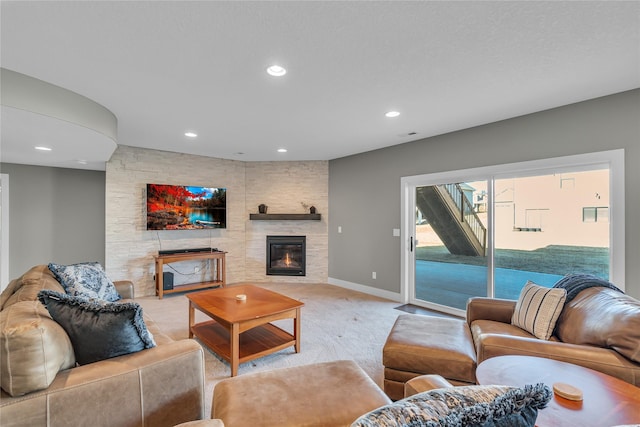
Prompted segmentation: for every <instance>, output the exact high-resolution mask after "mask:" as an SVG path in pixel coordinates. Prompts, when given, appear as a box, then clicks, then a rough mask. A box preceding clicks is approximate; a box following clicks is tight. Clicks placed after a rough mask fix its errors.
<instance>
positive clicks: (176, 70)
mask: <svg viewBox="0 0 640 427" xmlns="http://www.w3.org/2000/svg"><path fill="white" fill-rule="evenodd" d="M272 63H279V64H281V65H283V66H284V67H286V68H287V70H288V73H287V75H286V76H285V77H282V78H274V77H271V76H269V75H267V74H266V72H265V68H266V67H267V66H268V65H271V64H272ZM0 64H1V66H2V67H3V68H7V69H10V70H14V71H17V72H19V73H23V74H26V75H29V76H32V77H35V78H38V79H41V80H44V81H46V82H49V83H52V84H54V85H58V86H61V87H63V88H66V89H69V90H71V91H74V92H77V93H78V94H81V95H83V96H86V97H88V98H90V99H92V100H94V101H96V102H97V103H99V104H102V105H103V106H105V107H106V108H108V109H109V110H110V111H111V112H113V113H114V114H115V115H116V116H117V118H118V144H123V145H129V146H136V147H146V148H153V149H159V150H168V151H176V152H183V153H191V154H198V155H204V156H212V157H218V158H226V159H236V160H243V161H258V160H328V159H334V158H338V157H343V156H348V155H351V154H355V153H360V152H364V151H369V150H374V149H377V148H381V147H386V146H390V145H395V144H400V143H404V142H408V141H412V140H416V139H422V138H426V137H429V136H433V135H438V134H442V133H446V132H451V131H455V130H459V129H464V128H469V127H472V126H476V125H481V124H484V123H489V122H495V121H498V120H503V119H507V118H510V117H515V116H520V115H523V114H528V113H532V112H536V111H541V110H545V109H549V108H553V107H557V106H561V105H566V104H571V103H574V102H579V101H583V100H586V99H591V98H595V97H599V96H604V95H608V94H613V93H617V92H621V91H626V90H630V89H634V88H638V87H640V2H638V1H623V2H618V1H592V2H584V1H549V2H538V1H496V2H491V1H470V2H466V1H440V2H436V1H407V2H404V1H388V2H387V1H376V2H373V1H344V2H343V1H315V2H310V1H286V2H276V1H263V2H249V1H232V2H223V1H164V2H159V1H158V2H155V1H147V2H136V1H123V2H110V1H44V2H35V1H6V0H3V1H2V3H1V51H0ZM389 110H397V111H400V112H401V115H400V116H399V117H397V118H394V119H389V118H386V117H385V116H384V113H385V112H386V111H389ZM14 120H15V121H17V119H15V118H14V119H12V118H11V117H4V115H3V129H4V128H6V127H11V125H12V124H13V122H14ZM16 124H17V123H16ZM31 127H32V126H31ZM23 128H24V126H23ZM49 129H55V127H51V128H47V129H46V130H47V132H48V131H49ZM187 130H192V131H194V132H197V133H198V135H199V136H198V138H196V139H195V140H191V139H189V138H187V137H185V136H184V132H186V131H187ZM59 132H61V133H62V132H64V131H62V130H60V131H59ZM413 132H415V135H409V133H413ZM15 133H16V132H13V133H12V132H4V131H3V133H2V147H1V148H2V152H0V154H1V155H2V157H1V160H2V161H3V162H11V163H25V164H44V165H46V164H54V165H61V166H65V167H77V168H94V169H104V163H101V162H100V161H98V162H97V163H95V164H93V163H92V164H91V165H79V164H77V163H75V159H78V158H91V151H92V148H91V144H86V143H85V144H83V143H78V144H73V143H67V144H60V147H53V148H54V153H56V155H57V156H62V157H65V156H66V157H67V158H68V161H67V163H64V162H62V163H61V161H60V160H56V162H53V163H51V162H50V163H47V157H46V156H43V155H42V153H38V155H37V156H36V154H34V151H33V145H35V144H32V143H30V142H28V141H26V140H25V138H24V137H22V138H21V137H19V136H18V135H15ZM41 133H42V132H41ZM77 137H78V135H77V133H74V132H70V136H66V135H65V136H64V138H63V139H65V138H66V139H67V140H68V139H72V138H77ZM67 142H68V141H67ZM281 147H285V148H287V149H288V152H287V153H284V154H282V153H277V152H276V150H277V149H278V148H281ZM56 150H58V151H56ZM82 151H89V152H86V153H84V152H82ZM96 151H100V150H96ZM239 153H243V154H239ZM9 154H10V155H9ZM94 157H95V156H94ZM107 157H108V156H107ZM103 160H107V158H104V159H103Z"/></svg>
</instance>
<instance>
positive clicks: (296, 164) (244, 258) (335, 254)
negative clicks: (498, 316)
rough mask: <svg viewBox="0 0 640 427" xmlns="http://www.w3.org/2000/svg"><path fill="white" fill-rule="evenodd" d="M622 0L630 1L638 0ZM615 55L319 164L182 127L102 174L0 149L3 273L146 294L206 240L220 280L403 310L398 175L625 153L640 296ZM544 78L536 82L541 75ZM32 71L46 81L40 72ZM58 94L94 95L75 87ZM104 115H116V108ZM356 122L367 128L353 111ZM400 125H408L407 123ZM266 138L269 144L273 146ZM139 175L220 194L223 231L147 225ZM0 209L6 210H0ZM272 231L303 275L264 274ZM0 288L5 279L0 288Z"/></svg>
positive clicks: (630, 279) (638, 233)
mask: <svg viewBox="0 0 640 427" xmlns="http://www.w3.org/2000/svg"><path fill="white" fill-rule="evenodd" d="M614 4H615V2H614ZM628 4H629V3H628ZM630 4H632V5H635V6H636V7H637V3H635V2H631V3H630ZM3 8H4V5H3ZM636 11H637V9H636ZM3 12H4V10H3ZM592 12H593V11H592ZM616 16H618V15H616ZM632 17H633V15H632ZM2 19H3V21H4V20H5V19H9V18H6V17H4V16H3V18H2ZM634 19H635V21H634V20H633V19H631V23H632V24H633V23H637V21H638V19H637V15H636V16H635V18H634ZM3 23H4V22H3ZM3 26H4V25H3ZM632 27H633V25H631V26H628V27H626V28H625V30H624V31H621V33H622V34H624V37H629V38H630V39H631V40H632V42H631V43H630V44H633V43H635V46H636V47H637V42H638V30H637V28H635V29H633V28H632ZM625 31H627V32H626V33H625ZM615 36H616V37H617V36H618V33H616V34H615ZM611 37H612V39H614V40H615V37H614V36H613V35H612V36H611ZM5 43H8V44H9V46H10V47H11V46H13V49H14V50H13V51H12V52H16V50H17V48H16V47H15V44H16V43H17V41H16V40H15V39H12V37H11V35H9V36H6V35H5V34H4V30H3V50H4V44H5ZM580 43H581V41H579V40H577V41H576V44H577V45H580ZM612 43H613V42H612ZM613 44H615V43H613ZM625 46H628V44H625ZM6 55H9V53H7V54H6ZM625 55H626V58H627V59H626V61H627V62H625V64H627V67H626V68H627V70H626V71H628V72H625V73H622V74H623V75H625V76H627V75H629V74H631V75H633V76H635V77H631V78H627V79H626V80H622V79H621V78H620V75H619V74H618V73H619V72H620V71H619V69H620V66H619V64H618V63H616V65H615V66H612V67H610V68H611V75H610V76H606V77H605V78H604V79H603V80H607V81H609V83H610V84H609V85H608V86H606V85H603V86H597V87H596V86H590V85H589V84H588V83H585V82H581V85H582V87H578V88H575V87H571V88H567V91H568V92H570V95H569V96H567V97H565V98H564V99H565V100H566V102H565V103H563V104H558V105H547V104H544V102H542V103H541V102H540V98H544V97H545V96H549V97H551V93H541V94H535V93H528V94H526V95H527V97H525V98H523V101H522V104H526V103H527V101H530V102H531V104H532V105H535V107H533V108H531V109H527V107H526V106H522V105H520V104H518V105H514V107H513V111H514V113H511V114H507V113H504V112H503V113H502V114H503V115H502V116H501V117H499V118H495V117H496V116H495V115H491V114H488V113H487V116H491V117H494V118H493V119H492V120H490V121H484V120H483V119H482V118H481V117H480V116H482V115H480V116H479V117H477V118H473V119H472V120H475V122H474V123H473V124H469V125H467V126H465V127H463V128H458V129H454V128H453V127H447V126H449V124H448V123H442V124H441V125H439V126H441V129H444V131H441V132H439V131H438V130H430V131H429V132H430V133H428V132H427V131H425V132H419V133H418V135H416V136H414V137H412V138H407V137H406V135H404V136H402V137H399V136H398V134H399V133H400V129H399V128H398V127H393V129H392V137H389V136H388V135H389V132H387V141H388V142H387V143H386V144H379V145H378V146H376V147H371V146H368V147H367V148H366V149H363V150H362V151H359V152H355V153H350V154H347V155H340V156H336V157H326V158H323V159H319V160H318V159H312V160H306V159H302V158H291V157H286V156H283V157H282V159H283V160H280V161H279V160H274V159H272V158H269V159H265V160H246V159H243V157H242V156H240V155H236V156H227V157H225V156H222V155H220V156H215V155H213V156H212V155H198V154H192V153H189V152H188V151H185V152H181V150H180V148H179V146H180V145H182V144H188V143H189V142H185V140H184V139H183V138H181V136H180V135H179V136H177V137H171V138H168V139H173V142H174V145H175V146H176V148H175V149H172V150H167V149H162V148H149V147H147V146H144V145H143V144H140V145H138V141H137V140H136V139H133V138H132V139H124V138H121V137H120V138H119V139H118V142H117V148H115V150H114V151H113V153H112V154H111V155H110V156H109V158H108V159H107V160H106V161H105V162H104V164H103V169H102V170H90V169H82V168H81V167H59V166H45V165H40V164H38V163H37V161H38V159H39V158H37V156H39V155H40V154H39V153H38V154H31V157H32V158H33V159H34V162H33V163H31V164H29V163H20V162H14V161H5V159H6V155H7V154H8V153H7V154H3V157H2V163H0V172H1V173H2V174H3V176H7V177H8V182H9V187H8V188H9V196H8V197H9V199H8V202H9V205H8V206H9V215H8V217H9V218H10V223H9V226H8V229H5V228H4V224H3V229H2V230H3V240H5V238H4V236H6V234H5V230H7V231H8V234H9V238H10V241H9V246H8V249H9V254H8V260H7V264H3V265H2V268H3V269H5V268H7V267H8V269H7V270H6V273H5V274H7V277H8V278H9V279H13V278H16V277H18V276H19V275H21V274H22V273H24V272H25V271H27V270H28V269H29V268H31V267H32V266H34V265H38V264H47V263H49V262H56V263H60V264H72V263H76V262H83V261H99V262H100V263H102V264H103V265H104V267H105V270H106V272H107V274H108V276H109V277H110V278H111V279H112V280H131V281H132V282H133V284H134V288H135V294H136V296H139V297H153V295H154V294H155V281H154V274H155V270H154V256H155V255H157V253H158V251H159V250H161V249H179V248H194V247H209V246H211V247H215V248H218V249H220V250H223V251H225V252H227V253H226V282H227V283H240V282H251V283H257V284H260V283H264V284H278V283H283V282H284V283H292V284H305V285H313V284H330V285H334V286H337V287H339V288H345V289H349V290H353V291H358V292H362V293H365V294H369V295H371V296H374V297H378V298H384V299H387V300H389V301H393V302H395V303H397V304H398V305H399V304H401V303H405V302H407V301H406V300H405V298H406V294H407V291H406V289H404V288H403V287H404V286H405V283H404V282H403V280H402V275H403V272H402V268H403V266H402V263H401V252H402V251H403V250H405V249H406V248H405V245H404V243H403V240H402V239H403V237H404V236H403V235H396V234H395V230H397V229H400V228H401V222H402V213H401V205H402V202H401V198H402V194H401V187H400V183H401V179H402V178H403V177H408V176H414V175H420V174H424V173H437V172H446V171H452V170H461V169H471V168H478V167H484V166H492V165H503V164H512V163H519V162H528V161H536V160H545V159H555V158H562V157H565V156H574V155H582V154H589V153H598V152H606V151H610V150H624V166H625V167H624V174H623V176H624V200H623V206H624V215H623V219H624V221H625V222H626V224H625V225H623V227H624V229H623V230H624V239H625V240H624V245H623V248H624V252H623V253H624V255H623V258H624V260H623V266H624V268H623V272H622V275H621V276H617V277H621V279H620V280H619V281H618V280H617V281H616V284H617V285H619V287H620V288H621V289H622V290H624V292H625V293H626V294H628V295H629V296H632V297H635V298H640V283H638V282H637V280H634V278H636V277H638V276H639V275H640V265H639V264H640V263H638V262H637V261H638V259H640V228H638V227H634V226H632V224H633V219H634V218H637V217H640V193H639V192H638V191H637V188H638V186H639V185H640V172H639V171H638V170H637V168H636V167H635V166H634V165H635V163H636V162H637V161H636V159H640V143H639V141H640V127H639V126H638V117H640V89H638V87H639V86H640V82H639V81H638V77H637V76H638V74H639V73H638V67H639V60H638V52H637V49H636V51H635V52H625V54H624V55H621V56H625ZM30 56H32V57H37V56H38V55H37V54H33V55H30ZM6 58H7V59H10V60H11V61H9V62H7V61H5V54H3V67H5V66H6V67H7V68H9V69H14V70H15V71H18V72H24V73H25V74H30V73H29V71H30V70H34V71H35V70H38V67H37V66H33V65H32V66H31V68H30V67H29V66H27V65H28V63H25V62H26V61H25V62H21V60H20V58H19V55H16V54H15V53H14V54H13V56H10V55H9V56H6ZM594 58H595V59H597V55H593V57H592V58H591V59H594ZM608 59H609V58H608ZM600 60H602V59H600ZM12 61H13V62H12ZM478 63H479V64H480V63H482V61H479V62H478ZM20 64H25V65H24V67H25V68H23V69H21V68H20V66H19V65H20ZM588 64H592V63H591V62H589V63H588ZM580 66H582V65H580ZM584 67H587V65H584ZM577 68H579V67H578V66H576V68H574V70H575V69H577ZM586 71H587V70H585V72H586ZM496 72H498V73H499V70H498V71H496ZM290 74H294V73H293V71H292V72H291V73H290ZM540 76H542V77H540V79H542V80H544V73H542V72H540ZM37 77H39V78H43V79H44V80H47V79H46V78H45V77H46V74H40V75H37ZM102 78H104V76H102ZM166 84H171V83H166ZM519 85H526V82H523V81H520V82H519ZM604 86H606V89H605V88H603V87H604ZM67 89H74V90H76V91H78V93H80V94H82V95H86V96H89V97H90V98H91V97H92V96H91V93H83V92H82V90H81V88H80V87H78V88H68V87H67ZM570 89H571V90H570ZM555 90H556V91H557V89H555ZM578 90H579V92H580V94H579V95H577V91H578ZM574 91H575V92H574ZM464 93H466V97H464V98H460V99H459V100H458V99H451V100H449V101H448V103H449V107H450V108H454V109H455V108H456V104H457V103H459V104H461V110H467V108H469V107H465V108H462V104H468V105H473V106H474V108H475V109H476V110H481V109H482V108H481V107H478V105H481V104H483V100H484V99H486V98H488V97H490V96H491V90H490V89H487V88H480V89H479V86H477V87H476V86H469V87H465V90H464ZM539 105H546V107H543V108H539V107H538V106H539ZM432 108H434V107H432ZM435 108H436V109H437V107H435ZM430 111H431V112H432V113H433V110H430ZM113 113H114V114H115V115H116V116H119V111H117V110H115V109H114V111H113ZM420 114H422V117H421V118H420V119H419V121H423V122H425V121H427V122H428V121H429V120H428V117H429V116H428V115H427V111H424V112H422V113H420ZM461 114H462V113H461ZM400 117H402V116H400ZM321 118H322V117H319V120H321ZM384 119H386V118H384ZM129 120H132V119H131V118H127V119H125V118H122V117H118V121H119V124H121V125H122V126H123V128H128V127H129V126H130V124H129V122H128V121H129ZM157 120H158V121H162V119H160V118H158V119H157ZM354 121H361V122H365V121H364V120H362V118H361V117H360V116H359V117H358V119H354ZM365 123H366V122H365ZM247 126H250V125H247ZM325 126H330V125H327V124H326V123H325ZM384 126H388V125H386V124H385V125H383V128H384ZM451 126H453V125H451ZM436 127H437V126H436ZM285 129H286V126H284V125H283V126H282V127H280V132H281V133H282V134H286V133H287V132H286V130H285ZM401 130H402V133H404V132H405V131H413V129H411V128H409V127H407V126H402V129H401ZM265 132H266V131H265ZM139 135H140V134H137V136H139ZM270 136H271V135H269V138H267V137H265V141H269V142H271V141H272V138H271V137H270ZM3 139H4V138H3ZM239 139H242V138H239ZM389 141H390V142H389ZM4 144H5V141H3V145H4ZM292 144H293V142H291V147H293V145H292ZM212 145H215V144H212ZM291 147H290V152H291V151H293V150H292V149H291ZM243 150H244V149H243ZM3 151H4V150H3ZM237 151H241V150H235V151H234V152H237ZM5 182H6V181H4V180H3V194H4V193H5V191H4V190H5V188H6V187H5V185H4V184H5ZM149 183H165V184H176V185H202V186H214V187H215V186H217V187H224V188H226V190H227V227H226V229H224V230H216V229H213V230H180V231H171V230H162V231H149V230H147V229H146V226H145V225H146V224H145V223H146V216H145V205H144V202H145V189H146V185H147V184H149ZM34 200H37V203H35V204H34ZM260 204H265V205H267V206H268V212H269V213H274V214H277V213H307V212H308V209H309V206H315V207H316V209H317V212H318V213H319V214H320V215H321V220H320V221H257V220H251V219H250V214H254V213H257V212H258V206H259V205H260ZM4 206H5V205H4V203H3V207H4ZM4 212H5V211H4V210H3V217H5V216H7V215H5V213H4ZM273 234H284V235H305V236H306V238H307V246H306V250H307V269H306V275H305V276H304V277H286V278H283V277H282V276H271V275H267V274H266V273H265V255H266V254H265V238H266V236H267V235H273ZM613 256H614V257H618V256H619V254H618V253H614V254H613ZM194 265H195V267H199V266H200V264H198V263H194ZM194 265H191V266H189V267H188V268H185V269H184V270H181V273H182V274H176V275H175V277H176V281H177V282H179V281H181V280H184V281H189V280H192V279H193V278H194V277H198V275H199V274H200V271H198V272H195V270H194ZM186 270H188V272H187V271H186ZM372 272H375V275H372ZM3 276H4V275H3ZM7 284H8V282H6V281H5V280H3V282H2V284H1V286H2V287H3V288H4V287H6V285H7ZM523 285H524V284H523ZM160 303H162V301H158V304H160ZM380 345H382V343H380Z"/></svg>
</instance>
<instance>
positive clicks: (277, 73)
mask: <svg viewBox="0 0 640 427" xmlns="http://www.w3.org/2000/svg"><path fill="white" fill-rule="evenodd" d="M267 73H269V75H270V76H274V77H282V76H284V75H285V74H287V70H286V69H285V68H284V67H281V66H280V65H276V64H274V65H272V66H270V67H269V68H267Z"/></svg>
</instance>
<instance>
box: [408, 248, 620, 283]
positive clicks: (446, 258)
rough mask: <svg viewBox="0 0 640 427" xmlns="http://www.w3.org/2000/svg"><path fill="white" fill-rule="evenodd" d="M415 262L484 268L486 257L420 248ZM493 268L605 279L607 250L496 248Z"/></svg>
mask: <svg viewBox="0 0 640 427" xmlns="http://www.w3.org/2000/svg"><path fill="white" fill-rule="evenodd" d="M416 259H420V260H425V261H437V262H448V263H453V264H467V265H483V266H486V265H487V259H486V257H477V256H464V255H452V254H450V253H449V251H448V250H447V248H446V247H444V246H420V247H417V248H416ZM495 264H496V265H495V266H496V267H500V268H509V269H514V270H524V271H535V272H539V273H549V274H558V275H561V276H564V275H565V274H571V273H581V274H593V275H595V276H598V277H602V278H604V279H608V278H609V249H608V248H592V247H585V246H560V245H550V246H546V247H544V248H540V249H536V250H533V251H525V250H515V249H496V251H495Z"/></svg>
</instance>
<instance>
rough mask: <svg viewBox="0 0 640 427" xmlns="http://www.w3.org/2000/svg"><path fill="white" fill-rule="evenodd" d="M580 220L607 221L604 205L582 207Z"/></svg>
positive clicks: (606, 210) (607, 211)
mask: <svg viewBox="0 0 640 427" xmlns="http://www.w3.org/2000/svg"><path fill="white" fill-rule="evenodd" d="M582 222H609V208H608V207H606V206H600V207H588V208H582Z"/></svg>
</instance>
